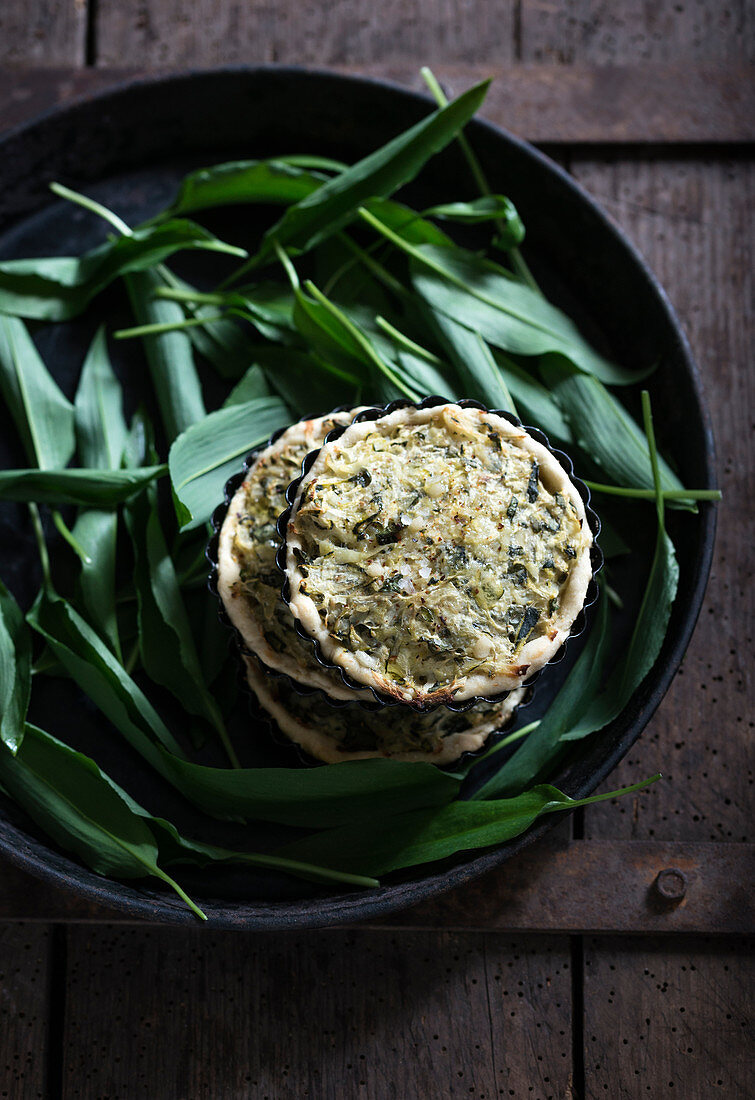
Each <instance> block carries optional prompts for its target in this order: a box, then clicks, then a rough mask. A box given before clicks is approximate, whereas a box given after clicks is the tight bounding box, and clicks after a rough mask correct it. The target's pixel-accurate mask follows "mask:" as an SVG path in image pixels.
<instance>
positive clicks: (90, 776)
mask: <svg viewBox="0 0 755 1100" xmlns="http://www.w3.org/2000/svg"><path fill="white" fill-rule="evenodd" d="M0 782H2V785H3V787H5V789H6V790H7V791H8V793H9V794H10V795H11V796H12V797H13V799H14V800H15V801H16V802H17V803H18V804H19V805H20V806H23V808H24V809H25V810H26V812H27V813H28V814H29V816H30V817H31V818H32V819H33V821H34V822H35V823H36V824H37V825H39V826H40V828H42V829H44V831H45V832H46V833H47V834H48V836H50V837H52V838H53V840H55V841H56V842H57V843H58V844H60V845H61V847H63V848H65V849H66V851H69V852H73V853H74V854H75V855H77V856H78V857H79V858H80V859H82V860H83V861H84V862H85V863H86V864H87V865H88V866H89V867H91V868H92V870H94V871H97V872H98V873H99V874H101V875H112V876H113V877H115V878H126V879H128V878H142V877H143V876H145V875H153V876H154V877H155V878H159V879H161V880H162V881H163V882H165V883H167V884H168V885H169V886H171V887H172V888H173V889H174V890H175V891H176V893H177V894H178V895H179V897H181V898H182V899H183V901H185V902H186V904H187V905H188V906H189V907H190V909H191V910H192V911H193V912H194V913H196V915H197V916H199V917H201V918H202V919H205V917H204V914H203V913H202V911H201V909H199V908H198V907H197V906H196V905H195V904H194V902H192V901H191V899H190V898H188V897H187V895H186V894H185V893H184V891H183V890H182V889H181V887H180V886H179V885H178V884H177V883H176V882H175V881H174V880H173V879H172V878H171V877H170V875H168V874H166V873H165V871H163V870H162V869H161V868H160V867H159V866H158V864H157V859H158V849H157V842H156V840H155V836H154V833H153V832H152V830H151V829H150V827H149V824H148V823H147V820H145V818H144V817H142V816H140V815H139V814H137V813H134V811H133V810H132V809H131V807H130V806H129V804H128V801H127V800H126V798H125V797H124V794H123V792H121V791H120V789H119V788H118V787H117V786H116V785H115V784H114V783H113V782H112V781H110V780H109V779H107V778H106V777H105V776H104V774H103V773H102V772H101V771H100V769H99V768H98V767H97V765H96V764H95V763H94V761H93V760H91V759H90V758H89V757H88V756H85V755H84V754H83V753H80V752H76V751H75V750H74V749H71V748H69V747H68V745H64V744H63V742H62V741H58V740H57V738H55V737H51V736H50V734H49V733H45V732H44V730H41V729H39V728H38V727H37V726H32V725H27V726H26V736H25V738H24V742H23V745H22V746H21V748H20V750H19V751H18V753H17V754H16V755H15V756H12V755H11V754H10V753H9V752H7V751H4V750H3V749H2V748H1V747H0Z"/></svg>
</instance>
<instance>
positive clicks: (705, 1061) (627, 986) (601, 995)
mask: <svg viewBox="0 0 755 1100" xmlns="http://www.w3.org/2000/svg"><path fill="white" fill-rule="evenodd" d="M586 947H587V950H586V955H585V971H584V983H585V984H584V1006H585V1031H584V1040H585V1042H584V1059H585V1089H584V1097H585V1100H603V1098H605V1097H610V1098H611V1100H637V1098H638V1097H645V1096H647V1097H648V1098H650V1100H657V1098H658V1097H663V1098H664V1100H673V1098H674V1097H676V1098H679V1097H683V1098H684V1100H712V1098H714V1097H720V1098H721V1100H724V1098H725V1100H749V1097H751V1096H752V1079H753V1070H755V1056H754V1055H755V1041H754V1040H755V1035H754V1034H753V1026H752V1012H751V1003H752V983H753V977H755V974H753V971H754V970H755V965H754V964H753V959H754V958H755V954H754V953H753V948H754V947H755V944H754V943H752V942H745V941H742V942H739V943H737V942H734V941H732V942H727V943H725V944H724V943H720V942H719V943H716V942H712V941H710V940H694V939H693V940H689V939H685V940H677V941H674V942H670V943H664V945H663V948H662V949H659V950H655V951H653V952H651V953H648V951H647V947H646V944H644V943H639V942H634V941H632V940H607V939H602V938H600V939H597V940H588V941H587V945H586Z"/></svg>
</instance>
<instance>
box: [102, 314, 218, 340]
mask: <svg viewBox="0 0 755 1100" xmlns="http://www.w3.org/2000/svg"><path fill="white" fill-rule="evenodd" d="M224 317H225V314H224V313H218V314H215V315H214V316H212V317H187V318H185V319H184V320H183V321H162V322H156V323H155V324H152V325H137V326H136V327H135V328H120V329H118V331H117V332H114V333H113V336H114V337H115V339H116V340H130V339H131V338H132V337H134V336H156V335H158V334H159V333H161V332H176V331H177V330H179V329H185V328H194V327H195V326H196V325H207V324H209V323H210V321H222V320H223V319H224Z"/></svg>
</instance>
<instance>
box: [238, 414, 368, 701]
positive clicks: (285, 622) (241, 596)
mask: <svg viewBox="0 0 755 1100" xmlns="http://www.w3.org/2000/svg"><path fill="white" fill-rule="evenodd" d="M357 411H358V410H357V409H354V410H353V411H351V412H336V413H331V414H330V415H328V416H323V417H318V418H317V419H314V420H302V421H300V422H299V423H297V424H292V425H291V427H290V428H287V429H286V431H285V432H283V434H282V435H281V436H279V437H278V439H277V440H276V441H275V442H274V443H272V444H270V446H268V447H266V448H265V449H264V450H263V451H261V452H260V454H259V455H258V456H257V458H256V459H255V460H254V462H253V463H252V465H251V466H250V467H249V470H248V471H247V475H246V477H245V478H244V481H243V483H242V484H241V485H240V487H239V488H238V490H237V491H236V493H235V494H234V496H233V498H232V500H231V502H230V504H229V506H228V511H227V513H226V517H225V520H224V522H223V525H222V527H221V529H220V536H219V540H218V570H217V572H218V594H219V596H220V598H221V600H222V601H223V606H224V607H225V610H226V613H227V614H228V617H229V619H230V620H231V622H232V623H233V625H234V626H235V627H236V629H237V630H238V631H239V633H240V634H241V637H242V638H243V640H244V643H245V644H246V645H247V646H248V647H249V649H250V650H252V652H253V653H256V654H257V656H258V657H259V658H260V659H261V660H262V661H263V662H264V663H265V664H266V665H267V666H268V667H269V668H272V669H275V670H277V671H278V672H283V673H286V674H287V675H289V676H291V677H293V679H295V680H298V681H299V682H300V683H303V684H307V685H309V686H311V687H316V688H320V689H322V690H323V691H325V692H327V693H328V694H330V695H331V696H332V697H333V698H336V699H353V698H354V697H355V693H354V691H352V690H350V689H349V688H347V687H346V686H345V685H344V682H343V679H342V677H341V676H340V674H339V673H337V672H332V671H330V670H328V669H325V668H323V667H322V665H320V664H319V663H318V661H317V659H316V658H315V655H314V652H313V649H312V646H311V644H309V643H307V642H306V641H303V640H302V639H301V638H300V637H299V635H298V634H297V633H296V629H295V623H294V620H293V617H292V615H291V612H290V611H289V609H288V607H287V606H286V604H285V603H284V602H283V599H282V598H281V584H282V577H281V574H280V571H279V570H278V569H277V567H276V564H275V554H276V551H277V549H278V547H279V545H280V538H279V536H278V532H277V530H276V523H277V520H278V517H279V516H280V514H281V512H282V511H283V510H284V508H285V507H286V498H285V492H286V489H287V488H288V486H289V484H290V482H291V481H292V479H293V478H295V477H297V476H298V474H299V472H300V470H301V464H302V460H303V458H304V456H305V455H307V454H308V453H309V452H310V451H312V450H314V449H315V448H317V447H319V446H320V444H321V443H322V441H323V439H324V438H325V436H326V435H327V434H328V432H329V431H330V430H331V429H332V428H334V427H336V426H337V425H343V424H349V423H350V422H351V420H352V419H353V418H354V415H355V413H356V412H357ZM363 695H364V698H366V699H373V697H372V696H371V695H370V693H369V692H366V691H365V692H364V693H363ZM357 697H358V695H357Z"/></svg>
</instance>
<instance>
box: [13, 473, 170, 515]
mask: <svg viewBox="0 0 755 1100" xmlns="http://www.w3.org/2000/svg"><path fill="white" fill-rule="evenodd" d="M167 472H168V467H167V466H145V467H144V468H143V469H141V470H83V469H78V468H77V469H73V470H0V500H20V501H36V502H37V503H38V504H79V505H82V506H83V507H93V508H97V507H106V508H109V507H114V506H115V505H116V504H120V502H121V501H123V500H128V498H129V497H132V496H133V495H134V493H138V492H140V491H141V490H142V489H143V488H144V487H145V485H148V484H149V483H150V481H154V480H155V478H158V477H162V476H163V474H166V473H167Z"/></svg>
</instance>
